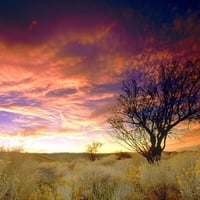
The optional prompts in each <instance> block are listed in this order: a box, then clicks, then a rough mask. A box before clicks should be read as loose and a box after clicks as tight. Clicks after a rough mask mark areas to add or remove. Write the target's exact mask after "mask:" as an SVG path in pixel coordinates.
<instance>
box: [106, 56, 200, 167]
mask: <svg viewBox="0 0 200 200" xmlns="http://www.w3.org/2000/svg"><path fill="white" fill-rule="evenodd" d="M141 76H143V77H145V78H143V81H141V78H139V77H137V76H135V77H134V73H133V77H132V78H131V79H129V80H127V81H124V82H123V86H122V93H121V94H119V96H118V99H117V100H118V104H117V105H116V107H115V108H114V109H113V110H112V115H111V117H110V118H109V119H108V122H109V123H110V125H111V127H112V130H113V131H112V132H111V135H112V137H113V138H114V139H116V140H117V141H118V142H120V143H121V142H122V143H123V144H124V143H125V144H126V145H128V147H130V148H131V149H133V150H135V151H137V152H138V153H139V154H141V155H142V156H144V157H145V158H146V159H147V160H148V162H149V163H154V162H155V161H157V160H160V158H161V153H162V151H163V150H164V149H165V146H166V140H167V136H168V135H169V134H175V133H176V132H175V131H174V129H175V127H176V126H177V125H179V124H181V123H182V122H184V121H188V122H191V121H192V120H199V119H200V60H199V59H198V60H188V61H186V62H184V63H182V62H178V61H175V60H173V61H171V62H170V63H167V64H160V66H159V69H158V74H156V73H155V74H152V73H149V74H144V73H142V74H141Z"/></svg>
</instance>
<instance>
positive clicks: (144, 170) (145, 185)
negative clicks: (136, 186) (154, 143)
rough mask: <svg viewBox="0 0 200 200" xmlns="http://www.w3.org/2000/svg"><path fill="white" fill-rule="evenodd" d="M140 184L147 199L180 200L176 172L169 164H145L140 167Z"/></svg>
mask: <svg viewBox="0 0 200 200" xmlns="http://www.w3.org/2000/svg"><path fill="white" fill-rule="evenodd" d="M140 184H141V188H142V191H143V193H144V194H145V196H146V198H147V199H152V200H156V199H158V200H165V199H170V200H176V199H180V191H179V187H178V184H177V183H176V175H175V172H174V171H173V170H172V169H171V167H170V166H169V165H168V163H167V162H164V161H163V162H162V163H159V164H157V165H147V164H143V165H142V166H141V167H140Z"/></svg>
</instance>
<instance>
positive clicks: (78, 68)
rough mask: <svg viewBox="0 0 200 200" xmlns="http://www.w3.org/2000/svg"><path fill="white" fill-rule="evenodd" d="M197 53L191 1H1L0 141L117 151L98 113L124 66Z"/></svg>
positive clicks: (199, 16) (198, 15) (198, 11)
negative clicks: (99, 145)
mask: <svg viewBox="0 0 200 200" xmlns="http://www.w3.org/2000/svg"><path fill="white" fill-rule="evenodd" d="M199 56H200V2H199V1H193V0H190V1H186V0H185V1H184V0H177V1H173V0H166V1H165V0H164V1H153V0H151V1H147V0H144V1H134V0H133V1H127V0H121V1H119V0H107V1H106V0H101V1H92V0H84V1H81V0H76V1H68V0H55V1H54V0H52V1H47V0H46V1H45V0H21V1H18V0H8V1H1V2H0V144H1V145H4V146H10V147H13V146H17V147H18V146H22V147H23V148H24V149H25V150H26V151H29V152H61V151H62V152H63V151H67V152H82V151H85V146H86V145H87V144H90V143H91V142H92V141H93V140H96V141H101V142H103V143H104V146H103V147H102V151H104V152H110V151H118V150H121V149H123V148H121V146H119V145H117V144H114V143H112V142H111V141H110V140H109V137H108V135H107V133H108V132H109V130H108V124H107V123H106V116H107V114H108V113H109V109H110V107H112V105H114V103H115V98H116V95H117V94H118V93H119V91H120V87H121V82H122V80H123V79H124V78H125V77H126V75H127V72H128V71H129V70H134V69H138V68H139V69H144V70H146V69H147V68H149V67H151V66H153V65H155V64H157V63H159V62H161V61H162V62H163V61H167V60H170V59H172V58H173V57H176V58H180V59H181V58H184V59H186V58H194V57H199ZM195 141H197V140H196V139H194V140H192V139H191V138H190V144H193V143H195ZM192 142H193V143H192ZM188 145H189V143H188Z"/></svg>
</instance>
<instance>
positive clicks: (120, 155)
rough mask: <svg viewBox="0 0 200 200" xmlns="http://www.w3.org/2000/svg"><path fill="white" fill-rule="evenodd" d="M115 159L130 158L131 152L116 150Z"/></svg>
mask: <svg viewBox="0 0 200 200" xmlns="http://www.w3.org/2000/svg"><path fill="white" fill-rule="evenodd" d="M116 156H117V160H123V159H129V158H132V156H131V154H130V153H128V152H122V151H121V152H117V153H116Z"/></svg>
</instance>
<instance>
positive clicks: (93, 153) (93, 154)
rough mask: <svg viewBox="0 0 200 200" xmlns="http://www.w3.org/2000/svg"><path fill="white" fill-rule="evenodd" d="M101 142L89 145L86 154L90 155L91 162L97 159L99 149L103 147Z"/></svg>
mask: <svg viewBox="0 0 200 200" xmlns="http://www.w3.org/2000/svg"><path fill="white" fill-rule="evenodd" d="M102 145H103V144H102V143H101V142H96V141H93V142H92V144H89V145H87V149H86V152H87V153H88V154H89V159H90V160H91V161H95V160H96V159H97V153H98V151H99V149H100V148H101V147H102Z"/></svg>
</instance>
